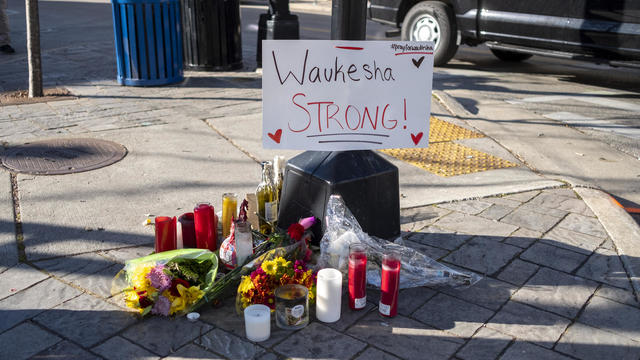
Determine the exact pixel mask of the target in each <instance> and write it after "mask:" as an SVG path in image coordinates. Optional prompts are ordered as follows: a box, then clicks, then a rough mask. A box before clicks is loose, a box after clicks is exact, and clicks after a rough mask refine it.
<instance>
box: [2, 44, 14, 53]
mask: <svg viewBox="0 0 640 360" xmlns="http://www.w3.org/2000/svg"><path fill="white" fill-rule="evenodd" d="M0 51H2V52H3V53H5V54H13V53H14V52H16V51H15V50H14V49H13V48H12V47H11V45H9V44H7V45H2V46H0Z"/></svg>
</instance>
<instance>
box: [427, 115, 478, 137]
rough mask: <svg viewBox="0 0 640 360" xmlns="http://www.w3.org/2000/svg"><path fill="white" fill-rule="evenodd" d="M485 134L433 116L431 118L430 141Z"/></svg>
mask: <svg viewBox="0 0 640 360" xmlns="http://www.w3.org/2000/svg"><path fill="white" fill-rule="evenodd" d="M481 137H484V135H482V134H480V133H477V132H475V131H473V130H469V129H465V128H463V127H461V126H458V125H454V124H452V123H448V122H446V121H442V120H440V119H438V118H437V117H434V116H432V117H431V118H430V120H429V143H435V142H442V141H453V140H460V139H475V138H481Z"/></svg>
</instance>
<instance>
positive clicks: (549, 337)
mask: <svg viewBox="0 0 640 360" xmlns="http://www.w3.org/2000/svg"><path fill="white" fill-rule="evenodd" d="M570 323H571V322H570V321H569V320H567V319H565V318H563V317H561V316H559V315H555V314H552V313H550V312H546V311H542V310H538V309H535V308H533V307H530V306H528V305H524V304H520V303H518V302H515V301H509V303H507V305H505V306H504V307H503V308H502V309H500V311H499V312H498V313H497V314H496V316H494V317H493V318H492V319H491V320H490V321H489V322H488V323H487V327H489V328H492V329H494V330H497V331H499V332H501V333H505V334H509V335H511V336H513V337H514V338H518V339H520V340H524V341H529V342H532V343H535V344H538V345H540V346H544V347H546V348H548V349H551V348H553V345H554V344H555V342H556V341H558V339H560V336H562V334H563V333H564V331H565V329H566V328H567V326H568V325H569V324H570Z"/></svg>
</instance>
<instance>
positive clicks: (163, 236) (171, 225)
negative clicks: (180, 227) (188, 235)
mask: <svg viewBox="0 0 640 360" xmlns="http://www.w3.org/2000/svg"><path fill="white" fill-rule="evenodd" d="M155 228H156V229H155V230H156V231H155V233H156V244H155V245H156V246H155V250H156V252H157V253H159V252H163V251H169V250H174V249H175V248H176V217H175V216H174V217H168V216H156V218H155Z"/></svg>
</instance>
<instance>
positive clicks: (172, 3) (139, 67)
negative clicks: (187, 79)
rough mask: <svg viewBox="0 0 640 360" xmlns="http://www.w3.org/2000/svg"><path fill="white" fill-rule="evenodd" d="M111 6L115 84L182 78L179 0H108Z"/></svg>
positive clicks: (168, 81) (146, 83) (161, 82)
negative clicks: (115, 69)
mask: <svg viewBox="0 0 640 360" xmlns="http://www.w3.org/2000/svg"><path fill="white" fill-rule="evenodd" d="M111 5H112V8H113V32H114V36H115V46H116V58H117V63H118V83H119V84H120V85H132V86H154V85H165V84H171V83H176V82H180V81H182V79H183V75H182V25H181V23H180V2H179V0H111Z"/></svg>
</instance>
